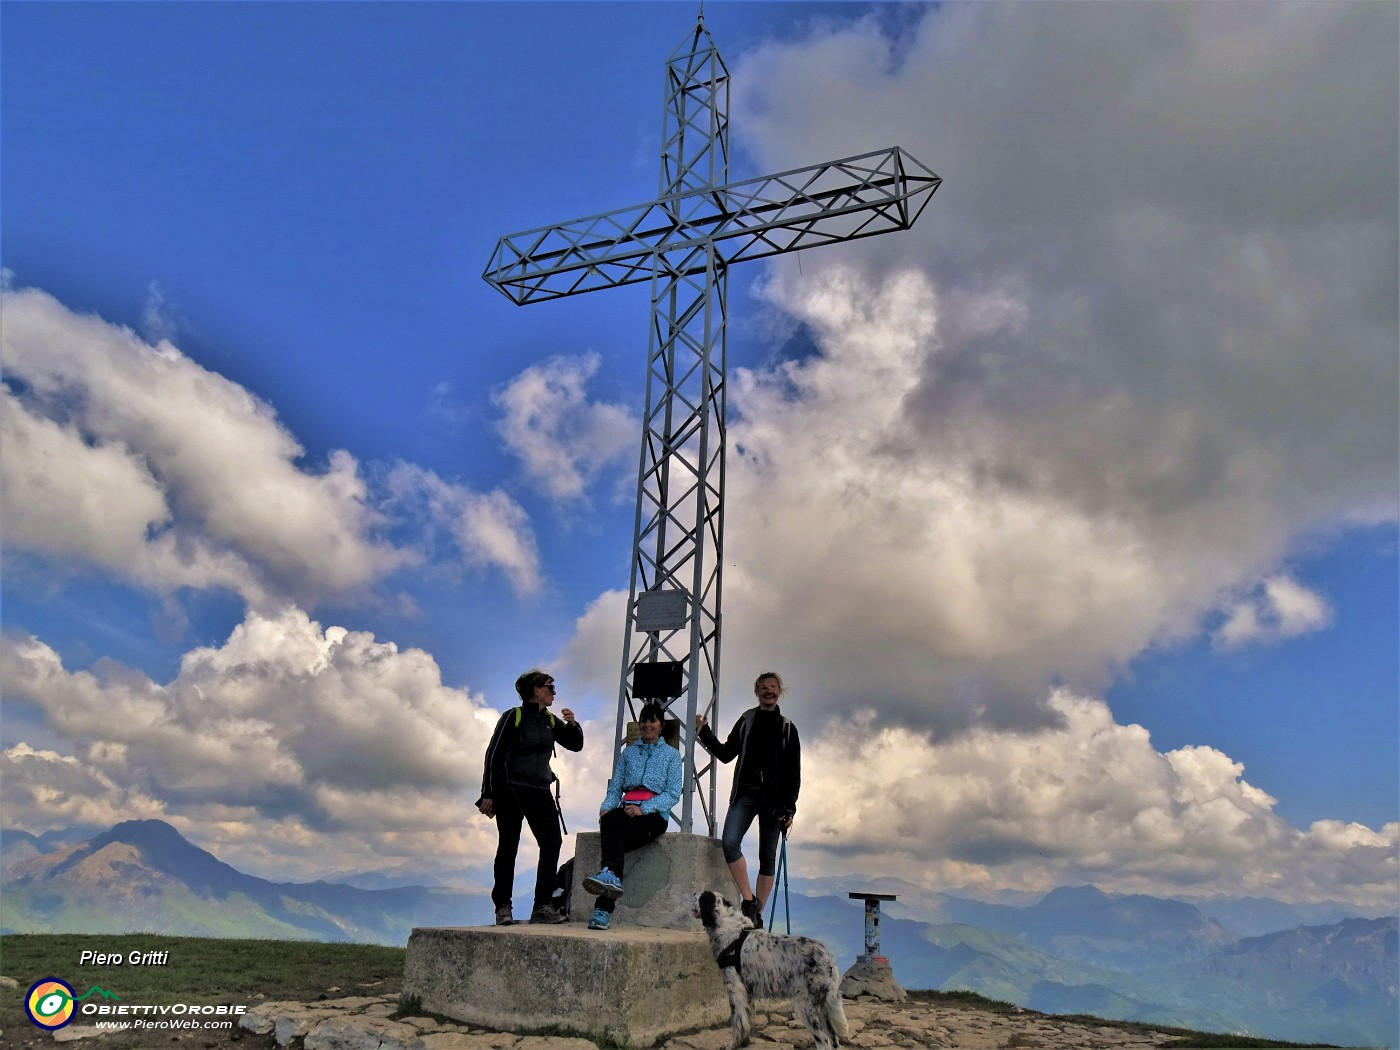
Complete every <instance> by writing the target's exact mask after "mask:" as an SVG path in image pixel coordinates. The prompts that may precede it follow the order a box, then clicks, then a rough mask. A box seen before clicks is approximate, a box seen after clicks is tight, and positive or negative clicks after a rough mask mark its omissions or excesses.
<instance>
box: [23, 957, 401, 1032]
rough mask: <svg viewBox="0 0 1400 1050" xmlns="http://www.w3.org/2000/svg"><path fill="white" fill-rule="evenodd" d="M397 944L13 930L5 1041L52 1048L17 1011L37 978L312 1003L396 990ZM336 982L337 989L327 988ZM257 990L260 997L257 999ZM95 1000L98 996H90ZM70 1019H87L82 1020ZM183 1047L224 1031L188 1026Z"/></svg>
mask: <svg viewBox="0 0 1400 1050" xmlns="http://www.w3.org/2000/svg"><path fill="white" fill-rule="evenodd" d="M84 951H93V952H102V953H106V954H116V955H120V956H121V958H122V960H123V962H122V964H121V965H120V966H93V965H87V966H80V965H79V964H78V960H79V959H80V958H82V953H83V952H84ZM132 952H136V953H137V954H138V955H144V954H147V953H150V952H168V953H169V955H168V956H167V957H166V959H167V961H166V963H165V964H164V965H163V966H140V965H137V966H132V965H130V964H129V963H128V962H126V960H127V959H128V958H129V957H130V955H131V953H132ZM403 963H404V949H402V948H388V947H383V946H381V945H374V944H326V943H322V942H319V941H266V940H238V939H227V940H225V939H221V938H213V937H164V936H159V935H156V934H143V933H136V934H58V933H55V934H48V933H12V934H5V935H4V936H0V974H3V975H4V976H6V977H12V978H14V979H15V980H16V981H18V982H19V988H18V989H15V990H13V991H11V992H10V993H8V994H4V995H0V1030H3V1032H4V1045H5V1046H27V1045H30V1043H31V1041H32V1044H33V1045H34V1046H52V1045H53V1036H52V1035H50V1034H48V1033H47V1032H44V1031H42V1030H41V1029H39V1028H36V1027H35V1026H34V1025H33V1024H31V1023H30V1022H29V1018H28V1017H27V1016H26V1015H25V1012H24V995H25V992H26V991H28V989H29V986H30V985H31V984H33V983H34V982H35V981H37V980H40V979H41V978H44V977H57V978H60V979H61V980H64V981H67V982H68V983H69V984H70V985H72V986H73V990H74V991H75V992H76V993H77V994H78V995H79V996H82V995H84V994H85V993H86V992H87V991H88V989H89V988H91V987H92V986H94V985H96V986H98V987H100V988H103V989H105V990H106V991H109V992H114V993H115V994H116V995H118V996H120V998H121V1001H122V1002H123V1003H128V1004H135V1003H139V1004H151V1005H154V1006H166V1005H173V1004H175V1003H192V1004H193V1003H198V1004H201V1005H203V1004H212V1005H219V1004H228V1005H231V1006H247V1007H252V1006H256V1005H257V1004H258V1003H259V1002H262V1001H264V999H277V1000H282V999H285V1000H292V1001H296V1002H311V1001H314V1000H317V999H325V998H331V997H334V996H336V995H347V996H349V995H389V996H397V995H399V994H400V993H401V992H402V990H403ZM331 988H339V989H340V992H338V993H329V991H328V990H329V989H331ZM259 995H261V996H262V997H263V998H254V996H259ZM95 998H96V997H95ZM74 1023H75V1024H85V1023H90V1021H88V1020H86V1019H80V1020H78V1021H75V1022H74ZM172 1034H175V1033H173V1032H169V1031H158V1032H154V1033H153V1032H152V1031H151V1030H146V1031H140V1030H135V1031H132V1032H128V1033H123V1034H119V1035H112V1036H107V1037H105V1038H104V1039H103V1040H102V1042H101V1044H100V1045H101V1046H102V1047H103V1048H104V1050H127V1048H140V1047H150V1046H151V1045H153V1043H154V1042H156V1041H159V1042H161V1043H162V1044H164V1043H166V1042H168V1041H171V1040H170V1037H171V1035H172ZM185 1035H187V1036H188V1037H189V1038H188V1040H185V1039H182V1040H180V1041H184V1042H187V1045H193V1046H204V1045H223V1044H224V1043H226V1042H227V1040H228V1034H227V1033H226V1032H208V1031H205V1032H200V1031H198V1030H195V1031H193V1032H187V1033H185Z"/></svg>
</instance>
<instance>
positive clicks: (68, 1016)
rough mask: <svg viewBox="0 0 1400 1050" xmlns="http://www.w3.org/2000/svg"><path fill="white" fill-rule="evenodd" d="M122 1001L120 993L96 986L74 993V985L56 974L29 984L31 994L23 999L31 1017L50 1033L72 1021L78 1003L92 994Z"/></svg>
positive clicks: (36, 1023)
mask: <svg viewBox="0 0 1400 1050" xmlns="http://www.w3.org/2000/svg"><path fill="white" fill-rule="evenodd" d="M93 995H97V996H100V997H102V998H103V999H114V1000H116V1001H117V1002H121V996H119V995H117V993H116V992H109V991H107V990H106V989H104V988H99V987H98V986H97V985H95V984H94V985H93V986H92V987H91V988H89V989H88V990H87V991H86V992H84V993H83V994H82V995H76V994H74V992H73V986H72V985H71V984H69V983H68V982H67V981H61V980H59V979H58V978H57V977H45V978H43V979H42V980H38V981H35V982H34V983H33V984H32V985H30V986H29V994H28V995H27V996H25V998H24V1012H25V1013H26V1014H28V1015H29V1020H30V1021H31V1022H32V1023H34V1024H35V1025H37V1026H38V1027H40V1028H42V1029H44V1030H45V1031H48V1032H56V1031H58V1029H60V1028H62V1027H63V1026H64V1025H66V1024H68V1023H70V1022H71V1021H72V1020H73V1015H74V1014H75V1013H76V1012H77V1005H76V1004H78V1003H80V1002H82V1001H83V1000H84V999H87V998H89V997H90V996H93Z"/></svg>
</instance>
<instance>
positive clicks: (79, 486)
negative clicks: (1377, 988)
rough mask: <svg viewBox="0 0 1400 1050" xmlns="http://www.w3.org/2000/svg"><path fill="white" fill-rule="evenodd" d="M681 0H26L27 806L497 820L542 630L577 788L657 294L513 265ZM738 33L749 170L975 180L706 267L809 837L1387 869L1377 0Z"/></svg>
mask: <svg viewBox="0 0 1400 1050" xmlns="http://www.w3.org/2000/svg"><path fill="white" fill-rule="evenodd" d="M694 18H695V8H694V7H693V6H692V5H688V4H665V3H658V4H601V3H569V4H563V3H560V4H553V3H538V4H536V3H524V4H493V3H463V4H376V3H357V4H339V3H325V4H320V3H317V4H313V3H288V4H281V3H268V4H239V3H234V4H193V3H179V4H15V3H8V4H6V5H5V6H4V9H3V20H4V21H3V39H2V40H0V47H3V74H2V76H3V81H0V87H2V88H3V97H2V98H0V106H3V110H0V117H2V118H3V126H2V127H0V131H2V132H3V144H4V153H3V160H2V161H0V164H2V165H3V166H2V167H0V175H3V187H4V197H3V227H2V228H0V233H2V234H3V265H4V267H5V269H6V303H5V324H4V337H5V350H4V355H5V356H4V368H5V376H6V379H5V382H6V398H5V402H4V407H5V412H6V416H5V437H6V441H5V447H4V452H3V460H2V461H3V463H4V471H5V486H6V487H5V500H6V502H5V505H4V515H5V517H4V526H5V534H4V563H3V569H4V574H3V600H4V607H3V612H4V622H3V628H4V638H5V645H6V658H5V680H4V683H3V684H4V704H5V708H4V722H3V725H0V743H3V746H4V748H6V749H7V752H6V758H5V762H6V776H5V789H4V792H5V797H4V811H5V817H4V821H5V824H6V825H7V826H19V827H24V828H26V829H28V830H32V831H43V830H45V829H46V828H48V827H58V826H68V825H70V824H94V825H98V824H104V822H105V823H110V822H111V821H113V820H115V819H122V818H123V817H124V816H161V817H163V818H164V819H169V820H171V821H172V822H173V823H175V824H176V825H177V826H179V827H180V828H181V829H182V830H183V831H185V832H186V833H187V834H189V835H190V837H192V838H193V839H195V841H198V842H200V843H201V844H202V845H205V846H207V847H208V848H210V849H212V850H214V851H215V852H216V853H217V854H218V855H220V856H221V857H224V858H225V859H228V860H230V861H231V862H233V863H236V864H239V865H240V866H242V867H245V868H247V869H249V870H255V871H258V872H259V873H263V874H276V875H283V876H287V877H302V876H306V877H311V876H313V875H315V874H319V873H321V872H323V871H325V870H329V869H331V868H345V869H348V868H364V869H370V868H375V867H382V866H387V865H389V864H393V863H400V862H403V861H406V860H419V861H421V860H422V859H423V858H424V857H425V856H429V855H431V856H433V857H435V858H436V859H437V860H439V861H441V862H442V863H445V864H448V865H454V864H455V865H457V866H470V865H476V864H479V863H480V862H481V859H482V857H483V856H484V855H485V852H486V851H489V849H490V831H491V829H490V827H489V826H487V827H483V826H481V825H483V824H484V823H485V822H484V821H479V820H474V819H473V814H472V811H471V809H470V802H471V800H472V799H474V798H475V792H474V790H473V784H474V781H475V778H476V777H478V776H479V761H480V759H479V755H480V751H481V750H482V748H483V747H484V743H485V740H484V737H483V736H482V734H483V732H484V731H485V728H489V721H490V713H489V712H490V710H491V709H499V708H502V707H504V706H506V705H507V704H509V703H510V702H511V699H512V696H513V694H512V690H511V683H512V682H513V680H514V678H515V677H516V675H518V674H519V673H520V672H521V671H522V670H525V669H526V668H528V667H530V666H533V665H536V664H545V665H547V666H549V667H550V668H551V669H552V670H554V671H555V673H556V674H557V675H558V677H559V680H560V683H561V686H562V687H563V694H562V695H563V696H564V698H565V699H564V702H566V703H569V704H570V706H573V707H574V708H575V709H576V710H578V711H579V713H580V715H581V716H582V717H584V718H585V719H587V720H588V726H589V730H590V733H591V736H590V740H591V741H593V742H596V745H595V746H590V747H589V748H588V749H586V752H585V754H584V756H583V757H581V758H580V759H578V760H577V761H572V762H570V760H567V759H566V760H561V761H560V763H559V764H560V765H561V766H567V767H568V768H565V769H561V774H562V775H563V777H564V780H565V790H566V796H567V797H568V799H569V800H570V801H569V805H570V806H571V807H572V808H573V810H574V819H573V820H571V821H570V826H571V827H573V826H576V822H577V823H586V822H587V821H588V819H589V817H590V815H591V813H592V812H594V807H595V806H596V801H597V799H598V798H600V797H601V793H602V779H603V778H604V777H605V776H606V770H607V767H608V756H607V754H606V744H605V741H606V740H607V739H609V738H610V736H611V719H612V711H613V708H614V704H615V699H614V698H613V697H612V696H611V695H610V693H609V689H610V684H611V683H612V682H615V680H616V675H617V665H618V661H619V660H620V641H621V629H622V622H621V618H620V616H621V614H620V610H621V598H620V597H619V595H618V590H619V589H625V588H626V585H627V577H626V572H627V560H628V549H627V548H628V544H629V541H630V529H631V520H632V513H633V506H632V500H633V491H634V486H635V479H634V471H635V466H636V456H637V452H636V449H637V441H638V436H639V427H640V423H639V419H640V412H641V398H642V379H643V366H644V358H643V355H644V352H645V338H646V327H645V326H646V313H647V299H646V289H645V287H644V286H643V287H639V288H629V289H621V290H615V291H611V292H607V293H597V294H592V295H586V296H579V297H575V298H571V299H567V300H563V301H559V302H553V303H546V304H540V305H535V306H531V307H527V308H519V307H515V306H514V305H512V304H511V303H510V302H508V301H507V300H506V299H505V298H504V297H503V296H501V295H500V294H499V293H498V292H496V291H494V290H493V289H492V288H490V287H489V286H488V285H486V284H485V283H484V282H483V281H482V280H481V278H480V274H481V271H482V270H483V268H484V267H485V265H486V262H487V260H488V258H489V256H490V253H491V249H492V247H493V246H494V244H495V241H496V238H498V237H499V236H502V235H504V234H507V233H512V232H515V231H518V230H521V229H526V228H530V227H535V226H539V225H542V224H545V223H550V222H562V221H564V220H567V219H572V218H576V217H580V216H583V215H589V214H593V213H595V212H599V211H603V210H607V209H610V208H614V207H620V206H623V205H626V204H632V203H636V202H639V201H642V200H645V199H648V198H649V197H650V196H651V195H652V194H653V193H654V192H655V190H656V187H657V180H658V172H657V152H658V150H659V134H660V115H661V101H662V100H661V74H662V67H663V62H664V60H665V58H666V57H667V56H668V55H669V54H670V52H671V51H672V50H673V49H674V47H675V46H676V45H677V43H678V42H679V41H680V40H681V39H682V38H684V37H685V36H686V34H687V33H688V32H689V30H690V28H691V27H692V25H693V24H694ZM705 21H706V25H707V27H708V28H709V29H710V31H711V32H712V33H713V34H714V37H715V39H716V42H717V43H718V45H719V47H720V49H721V51H722V53H723V54H724V56H725V58H726V61H727V62H728V65H729V68H730V71H731V73H732V75H733V81H734V84H733V90H734V95H733V102H732V111H731V116H732V118H733V135H734V141H733V147H734V162H733V172H732V174H733V177H735V178H743V177H748V176H752V175H757V174H762V173H764V172H768V171H774V170H782V169H786V168H791V167H797V166H800V165H805V164H811V163H816V162H818V161H822V160H827V159H832V158H835V157H842V156H849V155H853V154H856V153H860V152H865V151H867V150H872V149H880V148H884V147H887V146H891V145H900V146H903V147H904V148H906V149H908V150H909V151H910V152H911V153H912V154H913V155H914V156H915V157H917V158H918V159H919V160H921V161H922V162H923V163H925V164H926V165H928V166H929V167H930V168H932V169H933V170H934V171H936V172H938V173H939V174H940V175H942V176H943V178H944V179H945V182H944V185H943V186H942V187H941V188H940V189H939V191H938V193H937V194H936V195H935V197H934V199H933V202H932V204H931V205H930V206H929V208H928V210H927V211H926V212H925V214H924V216H923V217H922V219H921V220H920V223H919V225H918V227H916V229H915V230H914V231H911V232H909V233H906V234H892V235H888V236H885V237H881V238H876V239H874V240H872V241H868V242H863V243H861V244H858V245H848V246H840V247H836V248H829V249H823V250H820V251H812V252H804V253H801V254H800V257H799V256H791V257H787V258H783V259H779V260H775V261H772V262H762V263H752V264H748V265H746V266H744V267H741V268H736V270H735V272H734V274H733V277H732V279H731V293H730V294H731V317H732V321H731V327H730V333H729V337H730V344H729V348H730V374H731V380H732V388H731V396H730V410H731V421H732V424H733V429H732V430H731V441H732V442H733V445H732V447H731V459H730V463H731V471H730V474H731V477H730V489H729V501H730V502H729V507H730V509H729V513H728V518H727V521H728V529H729V531H728V542H729V551H728V554H729V557H730V558H731V559H732V561H731V563H730V564H729V565H727V566H726V582H725V587H726V591H725V593H726V610H725V614H726V623H727V627H728V630H727V633H726V640H725V643H724V654H725V663H724V668H725V680H724V682H723V687H722V695H723V704H724V710H725V711H726V714H725V715H724V716H723V718H722V720H727V719H728V718H729V717H731V716H732V715H733V714H737V712H738V711H739V710H740V709H742V707H743V706H745V705H746V703H747V700H746V697H747V695H748V689H747V684H748V682H749V681H751V680H752V677H753V675H754V674H755V673H756V672H757V671H758V670H760V669H762V668H764V667H767V666H776V667H778V668H779V669H780V670H782V671H783V673H784V676H785V678H787V679H788V681H789V684H790V686H791V695H790V697H789V699H788V701H787V708H788V710H789V713H791V714H792V715H793V716H794V717H795V718H797V719H798V722H799V725H800V726H801V727H802V729H803V733H804V739H805V740H808V741H810V744H809V751H810V754H811V755H812V756H813V759H812V770H813V772H812V774H811V775H810V776H809V780H808V784H807V787H806V790H805V793H804V806H803V810H804V812H803V813H802V814H801V815H800V819H801V818H803V817H805V818H806V819H805V821H804V823H805V824H806V827H805V828H800V829H799V830H805V831H806V832H807V834H806V836H805V837H804V836H801V835H800V834H795V837H794V849H795V850H801V851H804V852H803V853H800V854H799V856H801V859H802V862H803V864H804V865H805V867H804V870H805V871H808V872H811V873H813V874H818V873H820V874H829V873H842V872H862V873H864V872H891V873H895V874H903V875H905V876H906V877H910V878H913V879H914V880H915V881H921V882H923V883H925V884H927V885H930V886H933V887H934V888H949V887H960V886H961V887H969V888H973V889H978V890H982V891H986V892H992V891H994V890H996V889H1001V888H1007V889H1044V888H1049V887H1050V886H1053V885H1056V884H1059V883H1062V882H1076V881H1093V882H1096V883H1097V884H1099V885H1101V886H1103V887H1104V888H1106V889H1122V890H1146V891H1150V892H1162V893H1167V892H1218V893H1257V894H1265V893H1272V894H1275V895H1279V896H1286V897H1291V898H1295V899H1322V898H1324V897H1335V898H1337V899H1347V900H1353V901H1356V902H1358V903H1362V902H1365V903H1374V902H1375V901H1376V900H1378V899H1392V900H1393V898H1394V893H1395V889H1396V881H1395V880H1396V872H1395V866H1394V865H1395V850H1396V842H1397V835H1398V834H1400V829H1397V824H1396V821H1397V794H1398V793H1400V772H1398V771H1397V753H1400V726H1397V662H1400V661H1397V655H1398V654H1397V637H1400V630H1397V626H1398V625H1397V622H1396V621H1397V614H1396V609H1397V604H1398V603H1397V566H1396V542H1395V540H1396V530H1395V521H1396V481H1395V478H1396V468H1397V464H1396V443H1397V440H1396V439H1397V419H1396V389H1397V376H1396V371H1397V365H1396V354H1395V350H1396V304H1395V295H1394V289H1395V280H1396V275H1395V245H1396V242H1395V236H1396V233H1395V231H1396V201H1395V193H1394V187H1395V181H1396V179H1395V155H1396V133H1395V127H1396V123H1397V122H1396V77H1397V73H1396V59H1395V56H1394V54H1393V51H1394V49H1393V46H1392V47H1387V46H1382V45H1385V44H1386V43H1387V42H1389V43H1390V44H1393V40H1394V38H1395V30H1396V12H1395V10H1394V9H1393V8H1388V7H1384V6H1372V5H1362V4H1340V5H1320V6H1314V7H1296V6H1291V5H1290V6H1283V5H1271V4H1251V5H1232V4H1219V5H1209V6H1208V7H1206V6H1198V5H1121V6H1113V7H1110V8H1103V7H1096V6H1088V5H1078V4H1057V5H1029V6H1022V5H1015V4H1000V5H991V6H987V7H967V6H960V5H944V6H942V7H935V6H925V5H920V4H902V5H892V6H877V7H871V6H867V5H863V4H824V5H810V4H801V3H781V4H758V3H716V4H711V5H708V6H707V8H706V11H705ZM1300 40H1301V41H1306V44H1305V45H1300V44H1299V41H1300ZM1358 67H1359V68H1360V70H1361V71H1362V72H1364V73H1365V75H1364V76H1362V75H1360V74H1359V73H1358V72H1357V69H1358ZM1362 84H1364V85H1369V87H1367V88H1365V89H1363V88H1361V87H1359V86H1357V85H1362ZM1324 161H1325V163H1324ZM739 450H742V451H739ZM484 727H485V728H484ZM250 762H251V763H253V764H252V765H250ZM260 763H261V764H260ZM259 769H263V770H265V773H263V774H262V775H259V773H258V772H257V770H259ZM837 770H840V771H841V773H840V775H839V776H838V775H837V774H836V773H835V771H837ZM852 770H856V771H858V772H851V771H852ZM887 798H889V799H894V800H904V801H903V804H901V803H900V802H899V801H895V802H892V803H891V804H889V805H882V804H881V802H882V800H884V799H887ZM911 813H913V814H917V816H911ZM1047 857H1048V859H1047ZM988 858H994V859H988Z"/></svg>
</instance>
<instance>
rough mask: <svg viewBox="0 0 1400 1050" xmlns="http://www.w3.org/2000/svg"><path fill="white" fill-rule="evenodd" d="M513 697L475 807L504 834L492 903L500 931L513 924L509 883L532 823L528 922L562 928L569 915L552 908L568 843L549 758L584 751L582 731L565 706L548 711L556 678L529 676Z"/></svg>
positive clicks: (493, 741) (490, 747) (535, 673)
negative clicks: (535, 847) (535, 854)
mask: <svg viewBox="0 0 1400 1050" xmlns="http://www.w3.org/2000/svg"><path fill="white" fill-rule="evenodd" d="M515 691H516V692H517V693H519V694H520V700H521V704H520V706H519V707H513V708H511V709H510V710H509V711H507V712H506V713H505V714H503V715H502V716H501V720H500V721H499V722H497V723H496V731H495V732H494V733H492V734H491V743H490V744H488V745H487V747H486V761H485V763H484V768H483V770H482V777H481V797H480V798H479V799H477V801H476V808H477V809H479V810H481V812H482V813H484V814H485V815H486V816H488V817H495V818H496V830H497V832H498V834H499V835H500V840H499V843H498V845H497V847H496V863H495V870H494V874H495V885H494V886H492V888H491V903H493V904H494V905H495V906H496V925H497V926H509V925H511V924H512V923H513V922H515V919H514V918H513V917H512V914H511V884H512V883H513V882H514V881H515V854H516V851H517V850H518V849H519V848H520V825H521V824H522V823H525V822H528V823H529V825H530V834H532V835H534V836H535V842H536V843H538V844H539V847H540V863H539V867H538V868H537V870H536V872H535V903H534V908H533V909H532V910H531V912H530V921H531V922H563V921H564V920H565V919H567V918H568V916H567V915H563V914H561V913H559V912H558V911H556V910H555V909H554V907H553V906H552V905H551V904H550V898H551V896H552V895H553V893H554V881H555V869H556V868H557V867H558V866H559V847H560V846H561V845H562V844H563V841H564V837H563V835H562V834H560V831H559V807H558V800H557V798H556V796H555V795H551V794H550V791H549V788H550V785H551V784H552V783H553V782H554V781H555V780H557V779H558V778H557V777H555V775H554V770H553V769H551V768H550V765H549V759H550V756H552V755H553V754H554V745H555V744H558V745H559V746H560V747H563V748H566V749H567V750H569V751H582V750H583V727H582V726H581V725H579V724H578V722H576V721H575V720H574V713H573V712H572V711H570V710H569V709H568V708H567V707H565V708H561V709H560V711H559V714H560V715H561V716H562V717H560V718H556V717H555V716H554V713H553V712H551V711H550V710H549V709H550V707H551V706H552V705H553V704H554V695H555V694H554V678H553V677H552V676H550V675H548V674H546V673H545V672H544V671H541V670H539V669H538V668H536V669H535V670H533V671H526V672H525V673H524V674H523V675H521V676H520V677H519V678H517V679H516V680H515Z"/></svg>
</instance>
